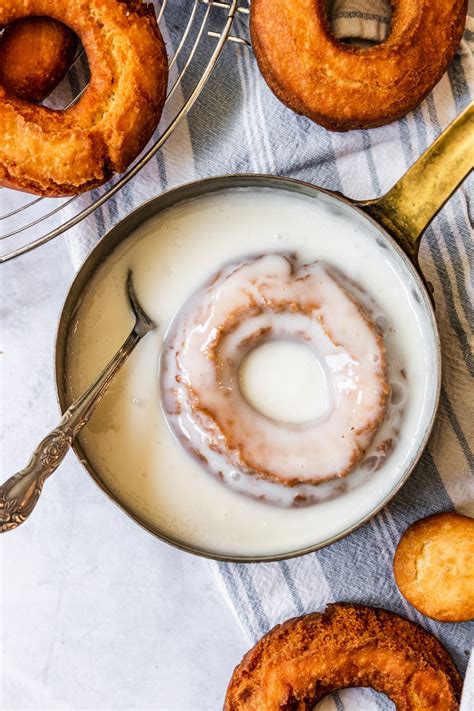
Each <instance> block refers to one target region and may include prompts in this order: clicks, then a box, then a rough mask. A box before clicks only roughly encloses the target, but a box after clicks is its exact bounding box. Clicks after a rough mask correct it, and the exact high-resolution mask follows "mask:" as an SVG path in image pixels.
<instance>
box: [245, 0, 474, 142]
mask: <svg viewBox="0 0 474 711" xmlns="http://www.w3.org/2000/svg"><path fill="white" fill-rule="evenodd" d="M391 5H392V7H393V16H392V26H391V31H390V33H389V35H388V37H387V39H386V40H385V42H383V43H382V44H378V45H374V46H372V47H369V48H360V47H355V46H350V45H347V44H343V43H342V42H340V41H338V40H337V39H336V38H335V37H334V36H333V35H332V34H331V33H330V31H329V29H328V20H327V17H326V10H325V6H326V3H325V2H324V0H291V2H288V0H271V2H270V1H269V0H252V4H251V10H250V28H251V37H252V47H253V50H254V53H255V57H256V59H257V62H258V65H259V68H260V71H261V73H262V75H263V77H264V79H265V81H266V82H267V84H268V85H269V87H270V89H271V90H272V91H273V92H274V94H276V96H277V97H278V98H279V99H280V100H281V101H282V102H283V103H284V104H286V105H287V106H289V107H290V108H291V109H293V111H296V112H297V113H300V114H304V115H305V116H308V117H309V118H310V119H312V120H313V121H315V122H316V123H319V124H321V125H322V126H325V127H326V128H328V129H330V130H332V131H348V130H351V129H354V128H370V127H374V126H382V125H383V124H386V123H390V122H391V121H394V120H395V119H397V118H400V117H401V116H404V115H405V114H406V113H408V111H411V110H412V109H414V108H415V107H416V106H417V105H418V104H419V103H420V102H421V101H422V100H423V99H424V97H425V96H426V95H427V94H428V92H429V91H431V89H432V88H433V87H434V86H435V84H436V83H437V82H438V81H439V80H440V78H441V76H442V74H443V73H444V71H445V69H446V67H447V66H448V64H449V62H450V61H451V59H452V57H453V56H454V53H455V51H456V48H457V46H458V45H459V42H460V40H461V36H462V32H463V29H464V24H465V19H466V13H467V0H437V1H436V2H433V1H432V0H417V2H412V1H411V0H392V2H391Z"/></svg>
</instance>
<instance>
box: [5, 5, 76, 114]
mask: <svg viewBox="0 0 474 711" xmlns="http://www.w3.org/2000/svg"><path fill="white" fill-rule="evenodd" d="M76 49H77V36H76V35H75V34H74V32H72V31H71V30H70V29H69V27H66V25H63V24H62V23H61V22H57V21H56V20H53V19H51V18H50V17H28V18H27V19H25V20H17V21H16V22H12V23H11V24H10V25H7V26H6V27H5V29H4V31H3V33H2V35H1V37H0V84H1V85H2V86H3V88H4V89H6V91H8V92H9V93H10V94H14V95H15V96H16V97H18V98H19V99H23V100H24V101H29V102H30V103H39V102H40V101H43V99H45V98H46V97H47V96H48V95H49V94H50V93H51V92H52V91H53V89H54V88H55V87H56V86H57V85H58V84H59V82H60V81H61V80H62V79H63V78H64V75H65V74H66V72H67V70H68V69H69V67H70V66H71V63H72V60H73V59H74V56H75V54H76Z"/></svg>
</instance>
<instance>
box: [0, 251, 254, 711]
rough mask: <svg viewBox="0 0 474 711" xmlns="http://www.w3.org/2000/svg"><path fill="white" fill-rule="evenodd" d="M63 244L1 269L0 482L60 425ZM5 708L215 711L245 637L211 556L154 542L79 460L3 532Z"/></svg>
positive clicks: (65, 282)
mask: <svg viewBox="0 0 474 711" xmlns="http://www.w3.org/2000/svg"><path fill="white" fill-rule="evenodd" d="M72 277H73V271H72V267H71V266H70V263H69V259H68V255H67V250H66V246H65V242H64V240H62V239H61V238H59V239H57V240H56V241H55V242H53V243H50V244H48V245H47V246H45V247H43V248H42V249H39V250H37V251H35V252H33V253H32V254H29V255H27V256H25V257H23V258H22V259H19V260H15V261H13V262H10V263H8V264H6V265H2V266H1V267H0V282H1V284H0V287H1V316H0V338H1V345H0V351H1V355H0V363H1V371H0V373H1V383H0V388H1V398H0V401H1V408H2V412H1V420H2V438H3V443H2V449H1V452H2V454H1V474H0V476H1V479H2V480H3V479H5V478H6V477H7V476H9V475H10V474H12V473H14V472H15V471H16V470H18V469H20V468H22V467H23V466H24V465H25V464H26V463H27V460H28V458H29V456H30V453H31V451H32V450H33V449H34V447H35V446H36V444H37V443H38V442H39V441H40V439H41V438H42V437H43V436H44V434H46V432H47V431H48V429H50V428H51V427H53V426H54V425H55V423H56V422H57V420H58V415H59V410H58V406H57V404H56V398H55V390H54V383H53V353H54V333H55V326H56V321H57V319H58V317H59V313H60V310H61V306H62V302H63V299H64V297H65V295H66V292H67V289H68V286H69V284H70V282H71V280H72ZM0 545H1V551H0V552H1V558H0V560H1V568H2V570H1V581H2V585H1V631H0V634H1V654H0V658H1V670H0V671H1V687H0V706H1V708H2V709H3V711H10V710H13V709H17V710H19V709H37V710H39V709H48V710H49V709H97V710H99V709H100V710H105V709H107V710H109V709H110V710H112V709H151V708H153V709H158V710H159V711H165V710H166V711H168V710H170V711H171V710H173V711H188V710H189V711H208V710H209V711H211V710H213V711H214V710H215V709H218V708H221V706H222V700H223V696H224V693H225V688H226V685H227V681H228V679H229V676H230V674H231V672H232V669H233V667H234V666H235V664H236V663H237V662H238V661H239V660H240V658H241V656H242V654H243V653H244V651H245V650H246V648H247V646H248V643H247V640H246V639H245V637H244V636H243V634H242V632H241V630H240V628H239V627H238V624H237V622H236V620H235V618H234V617H233V616H232V615H231V613H230V611H229V609H228V607H227V605H226V603H225V602H224V600H223V599H222V597H221V595H220V593H219V591H218V590H217V588H216V585H215V583H214V580H213V578H212V575H211V572H210V570H209V568H208V564H207V562H206V561H204V560H201V559H199V558H196V557H193V556H191V555H188V554H186V553H182V552H180V551H177V550H174V549H172V548H171V547H169V546H167V545H165V544H163V543H161V542H160V541H158V540H156V539H154V538H153V537H152V536H150V535H149V534H148V533H146V532H145V531H143V530H141V529H140V528H139V527H138V526H136V525H135V524H133V523H132V521H130V520H129V519H128V518H127V517H126V516H125V515H124V514H122V513H121V512H120V511H119V509H118V508H116V507H115V506H113V505H112V504H111V503H110V502H109V501H108V500H107V499H106V497H105V496H104V495H103V494H102V492H101V491H99V489H98V488H97V487H96V486H95V484H94V483H93V482H92V481H91V480H90V479H89V478H88V476H87V475H86V474H85V473H84V471H83V470H82V468H81V467H80V465H79V463H78V462H77V461H76V460H75V457H74V455H73V454H69V455H68V457H67V458H66V460H65V461H64V462H63V464H62V465H61V468H60V469H59V470H58V471H57V472H56V473H55V474H54V475H53V476H52V477H51V479H49V480H48V481H47V483H46V485H45V491H44V494H43V497H42V500H41V501H40V502H39V504H38V507H37V509H36V510H35V512H34V514H33V515H32V518H31V519H30V520H29V521H28V522H27V523H25V524H24V525H23V526H22V527H21V528H19V529H18V530H17V531H14V532H11V533H9V534H6V535H4V536H2V537H1V541H0Z"/></svg>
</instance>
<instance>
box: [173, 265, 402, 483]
mask: <svg viewBox="0 0 474 711" xmlns="http://www.w3.org/2000/svg"><path fill="white" fill-rule="evenodd" d="M275 339H276V340H291V341H296V342H300V343H303V344H305V345H306V346H307V347H308V348H310V349H311V350H312V351H313V353H314V355H315V356H316V358H317V359H318V360H319V361H320V363H321V365H322V368H323V371H324V373H325V380H326V390H327V401H328V406H327V408H326V411H325V412H323V413H322V415H321V416H320V417H318V418H317V419H315V420H313V421H310V422H305V423H302V424H291V423H286V422H280V421H276V420H273V419H271V418H270V417H267V416H265V415H263V414H261V413H260V412H258V411H257V410H256V409H254V408H253V407H252V406H251V405H250V404H249V403H248V402H247V400H246V399H245V397H244V395H243V394H242V392H241V390H240V388H239V379H238V372H239V367H240V364H241V363H242V360H243V359H244V357H245V356H246V354H247V353H248V352H249V351H250V350H252V349H253V348H255V347H256V346H258V345H260V344H262V343H264V342H265V341H268V340H275ZM386 365H387V364H386V349H385V345H384V342H383V339H382V336H381V334H380V333H379V332H378V330H377V329H376V328H375V326H374V325H373V324H372V322H371V320H370V318H369V316H368V314H367V313H366V312H365V311H364V309H363V308H362V306H361V304H360V303H357V301H356V300H355V298H354V297H353V295H351V294H349V292H348V291H347V290H346V289H345V288H344V287H343V286H341V284H340V283H339V282H338V281H337V279H336V277H335V276H334V275H332V274H331V273H330V271H329V270H328V269H327V268H326V267H325V266H323V265H322V264H320V263H318V262H314V263H312V264H305V265H299V264H298V261H297V259H296V257H294V256H292V255H282V254H270V255H266V256H260V257H251V258H249V259H247V260H244V261H240V262H236V263H233V264H230V265H227V266H226V267H225V268H223V269H222V270H221V271H220V272H219V273H218V274H216V275H215V276H214V277H213V278H212V279H211V280H210V281H209V282H208V283H207V284H205V285H204V286H203V287H202V289H201V290H200V291H199V292H198V293H196V294H194V295H193V296H192V297H191V298H190V299H189V300H188V302H186V303H185V305H184V306H183V308H182V309H181V310H180V312H179V313H178V314H177V316H176V317H175V319H174V320H173V322H172V324H171V327H170V329H169V332H168V334H167V337H166V340H165V345H164V349H163V355H162V360H161V389H162V401H163V405H164V410H165V413H166V416H167V418H168V421H169V423H170V426H171V429H172V430H173V432H174V434H175V435H176V437H177V438H178V439H179V441H180V442H182V443H183V444H184V446H185V447H186V448H187V449H188V451H190V452H191V453H192V454H193V455H194V456H196V457H198V458H199V460H200V461H201V462H202V463H203V464H204V466H205V467H206V468H207V469H208V470H209V471H211V472H212V473H213V474H215V475H217V476H219V477H220V478H223V479H224V480H227V479H228V477H229V476H231V477H235V476H241V475H242V474H245V475H247V476H248V475H250V476H251V477H253V478H256V479H260V480H261V479H264V480H267V481H269V482H274V483H278V484H282V485H285V486H286V487H296V486H297V485H299V484H305V485H307V484H310V485H315V484H319V483H320V482H323V481H328V480H330V479H334V478H336V477H343V476H345V475H346V474H348V473H349V472H350V471H351V470H352V469H353V468H354V467H355V466H356V464H357V463H358V462H359V461H360V459H361V457H362V456H363V454H364V452H365V451H366V449H367V447H368V446H369V444H370V442H371V440H372V438H373V436H374V433H375V431H376V429H377V427H378V425H379V423H380V422H381V420H382V419H383V417H384V413H385V408H386V401H387V395H388V392H389V387H388V384H387V379H386Z"/></svg>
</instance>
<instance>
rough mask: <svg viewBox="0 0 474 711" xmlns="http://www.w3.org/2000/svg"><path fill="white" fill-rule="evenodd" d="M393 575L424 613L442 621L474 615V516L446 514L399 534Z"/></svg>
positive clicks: (438, 515)
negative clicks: (473, 517)
mask: <svg viewBox="0 0 474 711" xmlns="http://www.w3.org/2000/svg"><path fill="white" fill-rule="evenodd" d="M393 574H394V576H395V580H396V583H397V585H398V587H399V589H400V592H401V593H402V595H403V596H404V597H405V598H406V599H407V600H408V602H409V603H411V604H412V605H413V607H416V609H417V610H418V611H419V612H421V613H422V614H423V615H426V616H427V617H431V618H433V619H434V620H439V621H440V622H465V621H467V620H472V619H474V519H472V518H468V517H467V516H461V515H459V514H456V513H441V514H436V515H434V516H428V517H427V518H424V519H421V521H416V523H414V524H413V525H411V526H410V528H408V529H407V530H406V531H405V533H404V534H403V536H402V538H401V539H400V543H399V544H398V547H397V550H396V551H395V557H394V559H393Z"/></svg>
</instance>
